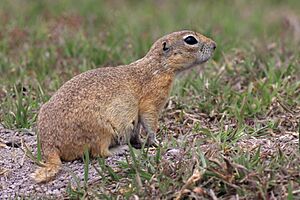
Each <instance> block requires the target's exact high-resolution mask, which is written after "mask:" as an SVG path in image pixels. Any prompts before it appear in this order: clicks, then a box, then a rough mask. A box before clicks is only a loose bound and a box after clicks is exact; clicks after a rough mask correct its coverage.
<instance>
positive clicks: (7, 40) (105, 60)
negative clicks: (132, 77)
mask: <svg viewBox="0 0 300 200" xmlns="http://www.w3.org/2000/svg"><path fill="white" fill-rule="evenodd" d="M299 13H300V1H299V0H288V1H283V0H264V1H260V0H252V1H246V0H232V1H225V0H220V1H212V0H206V1H205V0H202V1H171V0H168V1H159V0H156V1H115V0H113V1H97V0H79V1H72V0H61V1H52V0H45V1H34V0H31V1H30V0H2V1H1V2H0V27H1V28H0V74H1V76H0V102H1V115H0V121H7V123H6V124H10V125H11V126H12V127H14V126H16V122H15V121H16V120H15V119H13V118H16V112H19V111H18V110H20V109H21V108H22V109H24V110H23V111H21V112H20V113H21V114H20V113H19V115H26V116H28V117H24V116H23V117H22V116H20V117H21V118H29V119H31V121H32V122H34V120H35V119H34V116H35V114H36V111H37V109H38V108H39V106H40V104H41V103H42V102H44V101H46V100H47V99H48V98H49V96H50V95H51V94H53V92H54V91H55V90H57V89H58V88H59V87H60V86H61V84H62V83H64V82H65V81H67V80H68V79H70V78H71V77H73V76H74V75H76V74H78V73H80V72H83V71H86V70H88V69H91V68H95V67H99V66H108V65H118V64H124V63H125V64H126V63H130V62H131V61H134V60H136V59H138V58H140V57H142V56H143V55H144V54H145V53H146V52H147V51H148V49H149V48H150V46H151V44H152V43H153V42H154V41H155V40H156V39H157V38H159V37H161V36H163V35H165V34H167V33H169V32H173V31H177V30H183V29H191V30H195V31H198V32H201V33H203V34H204V35H206V36H209V37H211V38H213V39H214V40H215V41H216V42H217V44H218V48H217V51H216V53H215V55H214V58H213V61H211V62H209V63H208V64H207V68H208V70H207V72H205V73H206V74H205V75H206V77H207V79H210V78H211V77H214V76H215V73H218V70H219V69H221V68H222V67H223V68H224V67H225V72H226V73H227V77H230V76H236V77H238V76H243V73H240V72H239V70H240V69H242V70H243V68H245V66H244V65H247V66H248V68H247V66H246V68H247V69H248V71H246V72H245V73H246V74H245V75H246V78H245V79H249V80H250V81H253V79H254V78H256V77H257V76H258V77H259V74H260V72H262V71H261V70H260V71H259V72H257V71H253V72H252V73H249V69H251V68H252V67H253V66H252V65H255V63H257V61H259V62H263V63H269V64H270V65H272V66H275V67H276V66H277V68H278V67H281V66H282V65H283V64H284V65H288V64H292V66H293V67H292V68H291V70H290V72H289V73H291V74H295V72H298V71H297V70H298V68H299V41H300V31H299V30H300V28H299V27H300V22H299V18H300V14H299ZM291 57H292V58H293V59H292V60H290V58H291ZM240 61H241V62H240ZM287 62H288V64H286V63H287ZM245 63H246V64H245ZM253 63H254V64H253ZM255 66H257V65H255ZM236 67H237V69H238V70H235V68H236ZM210 70H212V71H210ZM250 71H251V70H250ZM214 72H215V73H214ZM256 73H258V74H256ZM262 73H263V72H262ZM224 77H226V75H225V76H224ZM262 77H263V75H262ZM262 77H261V78H262ZM298 78H299V77H298V76H297V77H296V79H297V80H299V79H298ZM192 80H193V79H192ZM200 82H201V81H200ZM185 83H186V82H185ZM224 83H225V82H218V84H220V85H216V86H215V87H216V88H218V87H219V86H223V85H224ZM189 84H191V83H189ZM189 84H184V83H179V86H176V88H175V89H174V92H175V94H177V93H181V94H182V93H184V92H182V91H183V90H184V91H186V90H188V88H189ZM226 84H227V82H226V83H225V85H226ZM246 84H248V83H246ZM202 85H203V84H202ZM200 86H201V84H200V85H199V87H200ZM230 86H232V85H230ZM212 89H213V88H212ZM180 91H181V92H180ZM24 93H26V94H28V97H26V98H25V99H24V98H23V97H24ZM17 94H20V95H21V96H20V95H19V96H18V95H17ZM183 95H184V94H183ZM18 97H19V98H20V99H19V100H18ZM27 98H28V99H27ZM12 102H16V103H12ZM15 104H16V105H15ZM16 106H21V108H19V107H17V108H16ZM24 106H25V107H24ZM23 107H24V108H23ZM22 109H21V110H22ZM22 112H25V114H22ZM207 112H209V110H208V111H207ZM8 113H11V114H8ZM8 116H9V117H8ZM29 116H30V117H29ZM10 118H11V119H10ZM12 124H15V125H12ZM17 124H18V123H17ZM25 124H27V123H25ZM31 124H32V123H28V124H27V125H25V126H26V127H30V126H31ZM22 126H23V125H17V127H22Z"/></svg>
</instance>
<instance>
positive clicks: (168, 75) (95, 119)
mask: <svg viewBox="0 0 300 200" xmlns="http://www.w3.org/2000/svg"><path fill="white" fill-rule="evenodd" d="M187 35H192V36H194V37H195V38H196V39H197V40H198V41H199V43H198V44H196V45H188V44H186V43H185V42H184V37H186V36H187ZM163 47H165V48H163ZM214 48H215V43H214V42H213V41H212V40H210V39H208V38H206V37H204V36H202V35H201V34H199V33H195V32H192V31H180V32H174V33H171V34H169V35H166V36H164V37H162V38H161V39H159V40H158V41H157V42H155V43H154V44H153V46H152V47H151V49H150V51H149V52H148V53H147V55H146V56H145V57H143V58H142V59H140V60H137V61H135V62H133V63H131V64H129V65H124V66H119V67H107V68H98V69H94V70H90V71H87V72H85V73H82V74H79V75H77V76H75V77H74V78H72V79H71V80H69V81H68V82H66V83H65V84H64V85H63V86H62V87H61V88H60V89H59V90H58V91H57V92H56V93H55V94H54V95H53V96H52V98H51V99H50V100H49V101H48V102H47V103H45V104H44V105H43V106H42V108H41V110H40V112H39V116H38V121H37V126H38V134H39V135H40V141H41V145H42V151H43V155H44V159H45V160H46V167H43V168H40V169H38V170H37V171H36V172H35V174H33V177H34V179H35V180H36V181H37V182H43V181H48V180H50V179H51V178H53V177H54V176H55V174H56V173H57V172H58V171H59V168H60V165H61V159H62V160H66V161H70V160H74V159H77V158H80V157H82V155H83V152H84V150H85V149H86V148H87V149H88V150H89V151H90V153H91V155H92V156H101V157H108V156H110V155H111V154H112V153H111V152H110V150H109V148H111V147H113V146H115V145H119V144H125V143H126V142H127V141H128V139H130V141H131V142H133V143H135V145H137V146H139V144H140V138H139V130H140V127H141V126H143V128H144V129H145V131H146V132H147V134H148V140H147V144H148V145H152V144H154V143H155V132H156V130H157V126H158V115H159V113H160V111H161V109H162V108H163V106H164V104H165V102H166V100H167V98H168V96H169V93H170V90H171V87H172V83H173V80H174V78H175V75H176V74H177V73H179V72H180V71H183V70H184V69H187V68H190V67H193V66H195V65H197V64H200V63H203V62H205V61H207V60H208V59H209V58H210V57H211V55H212V53H213V50H214ZM200 50H201V51H200Z"/></svg>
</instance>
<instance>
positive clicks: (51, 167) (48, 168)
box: [31, 152, 61, 183]
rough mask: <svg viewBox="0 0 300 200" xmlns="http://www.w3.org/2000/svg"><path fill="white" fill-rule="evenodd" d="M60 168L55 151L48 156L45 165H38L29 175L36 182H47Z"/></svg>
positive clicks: (58, 158) (59, 161)
mask: <svg viewBox="0 0 300 200" xmlns="http://www.w3.org/2000/svg"><path fill="white" fill-rule="evenodd" d="M60 168H61V160H60V157H59V155H58V153H57V152H53V153H52V154H50V155H49V156H48V159H47V161H46V164H45V166H43V167H39V168H38V169H37V170H36V171H35V172H34V173H33V174H32V175H31V177H32V178H33V179H34V180H35V181H36V182H37V183H42V182H48V181H50V180H52V179H53V178H54V177H55V175H56V174H57V173H58V172H59V170H60Z"/></svg>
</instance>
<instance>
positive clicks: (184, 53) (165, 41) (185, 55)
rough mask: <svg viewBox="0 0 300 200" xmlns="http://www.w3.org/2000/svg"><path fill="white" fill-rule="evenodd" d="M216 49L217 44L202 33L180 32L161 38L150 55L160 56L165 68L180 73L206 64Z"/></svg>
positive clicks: (152, 48)
mask: <svg viewBox="0 0 300 200" xmlns="http://www.w3.org/2000/svg"><path fill="white" fill-rule="evenodd" d="M215 49H216V43H215V42H214V41H213V40H211V39H209V38H207V37H205V36H203V35H201V34H200V33H196V32H193V31H179V32H173V33H171V34H168V35H166V36H164V37H162V38H160V39H159V40H158V41H157V42H155V43H154V44H153V46H152V47H151V49H150V51H149V53H148V55H151V54H152V55H153V54H156V55H158V56H159V58H161V59H162V60H161V63H162V64H163V65H164V67H166V68H170V69H173V70H174V71H175V72H179V71H182V70H185V69H188V68H190V67H193V66H195V65H198V64H201V63H203V62H206V61H207V60H208V59H209V58H211V56H212V55H213V52H214V50H215Z"/></svg>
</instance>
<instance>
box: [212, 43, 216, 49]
mask: <svg viewBox="0 0 300 200" xmlns="http://www.w3.org/2000/svg"><path fill="white" fill-rule="evenodd" d="M211 48H212V49H213V50H215V49H216V48H217V44H216V43H215V42H212V43H211Z"/></svg>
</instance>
